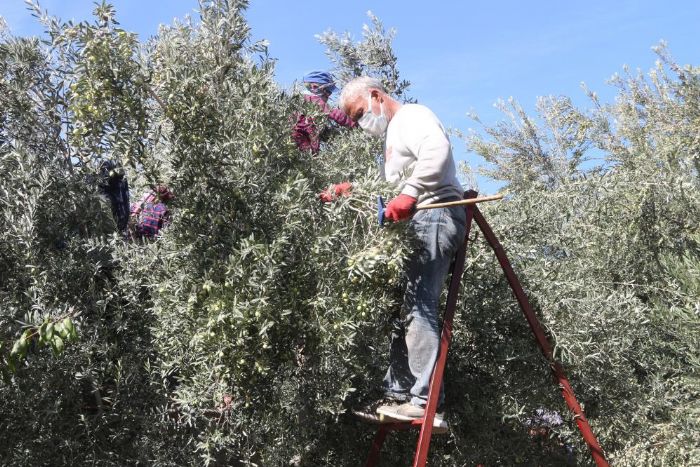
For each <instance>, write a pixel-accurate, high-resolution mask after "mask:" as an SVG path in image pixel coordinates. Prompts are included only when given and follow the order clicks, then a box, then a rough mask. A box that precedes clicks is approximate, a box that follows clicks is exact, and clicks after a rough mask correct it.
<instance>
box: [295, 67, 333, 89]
mask: <svg viewBox="0 0 700 467" xmlns="http://www.w3.org/2000/svg"><path fill="white" fill-rule="evenodd" d="M302 81H303V82H304V83H316V84H318V87H317V89H321V90H324V91H326V92H328V94H333V92H334V91H335V90H336V89H338V88H337V87H336V85H335V80H334V79H333V75H331V74H330V73H328V72H327V71H312V72H310V73H307V74H306V75H304V77H303V78H302Z"/></svg>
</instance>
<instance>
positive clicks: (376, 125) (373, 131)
mask: <svg viewBox="0 0 700 467" xmlns="http://www.w3.org/2000/svg"><path fill="white" fill-rule="evenodd" d="M379 111H380V114H379V115H374V112H372V94H369V96H367V111H366V112H365V113H364V114H363V115H362V117H360V119H359V120H358V121H357V124H358V125H360V128H362V129H363V130H365V131H366V132H367V133H369V134H370V135H373V136H382V135H383V134H384V133H386V128H387V126H389V121H388V120H387V119H386V115H384V104H383V103H382V102H379Z"/></svg>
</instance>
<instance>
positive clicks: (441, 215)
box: [340, 76, 466, 431]
mask: <svg viewBox="0 0 700 467" xmlns="http://www.w3.org/2000/svg"><path fill="white" fill-rule="evenodd" d="M340 108H341V109H342V110H343V111H344V112H345V113H346V114H347V115H348V116H349V117H350V118H351V119H352V120H354V121H356V122H357V124H358V125H359V126H360V128H362V129H363V130H365V131H366V132H367V133H369V134H371V135H373V136H376V137H384V138H385V155H384V161H385V162H384V175H385V177H386V179H387V180H388V181H389V182H391V183H393V184H395V185H396V186H397V187H398V188H399V189H400V194H399V195H398V196H396V197H395V198H394V199H392V200H391V201H390V202H389V203H388V204H387V207H386V211H385V218H386V219H388V220H390V221H394V222H400V221H405V220H409V219H410V221H409V222H410V224H409V229H410V230H411V231H412V233H413V234H415V236H416V238H417V240H418V245H417V249H416V251H415V253H414V254H413V255H412V257H411V259H410V261H409V264H408V267H407V270H406V279H407V286H406V292H405V295H404V304H403V313H402V316H403V318H402V319H401V320H399V321H398V322H397V323H396V324H397V325H396V326H395V329H394V332H393V333H392V342H391V351H390V364H389V370H388V371H387V374H386V376H385V378H384V381H383V389H384V392H385V394H386V396H387V397H388V398H390V399H393V400H396V401H399V402H403V403H398V404H389V405H382V406H380V407H379V408H378V409H377V413H378V414H379V416H380V419H382V420H383V421H384V420H387V419H388V421H394V420H413V419H417V418H421V417H423V414H424V411H425V410H424V407H425V404H426V402H427V397H428V389H429V384H430V377H431V375H432V371H433V368H434V366H435V361H436V360H437V357H438V351H439V342H440V336H439V332H440V330H439V323H438V305H439V301H440V293H441V290H442V287H443V284H444V282H445V278H446V276H447V273H448V270H449V267H450V263H451V261H452V258H453V256H454V254H455V252H456V251H457V249H458V248H459V246H460V245H461V244H462V242H463V241H464V235H465V228H466V211H465V209H464V207H451V208H438V209H426V210H420V211H416V207H417V206H418V205H427V204H433V203H437V202H445V201H456V200H459V199H462V197H463V190H462V187H461V185H460V183H459V181H458V180H457V175H456V172H457V171H456V168H455V163H454V159H453V157H452V149H451V146H450V141H449V138H448V136H447V132H446V131H445V128H444V127H443V125H442V123H440V120H438V118H437V117H436V116H435V114H434V113H433V112H432V111H431V110H430V109H428V108H427V107H425V106H423V105H419V104H402V103H400V102H398V101H397V100H395V99H393V98H392V97H391V96H390V95H389V94H388V93H387V92H386V89H385V88H384V86H383V85H382V83H381V82H380V81H379V80H377V79H375V78H371V77H367V76H363V77H359V78H355V79H354V80H352V81H350V82H349V83H348V84H347V85H346V86H345V87H344V88H343V91H342V93H341V95H340ZM442 399H443V394H442V388H441V393H440V403H442ZM435 426H436V428H437V429H440V428H442V429H446V427H447V425H446V422H445V421H444V419H443V418H442V416H441V414H438V416H436V418H435ZM436 431H437V430H436Z"/></svg>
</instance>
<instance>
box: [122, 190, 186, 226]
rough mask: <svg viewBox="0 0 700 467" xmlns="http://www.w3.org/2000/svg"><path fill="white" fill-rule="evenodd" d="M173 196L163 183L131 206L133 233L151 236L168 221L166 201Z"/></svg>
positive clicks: (168, 214)
mask: <svg viewBox="0 0 700 467" xmlns="http://www.w3.org/2000/svg"><path fill="white" fill-rule="evenodd" d="M173 198H175V196H174V195H173V194H172V192H171V191H170V190H169V189H168V187H166V186H165V185H158V186H157V187H156V188H155V190H152V191H149V192H148V193H146V194H145V195H144V196H143V197H142V198H141V201H139V202H138V203H134V204H133V205H132V206H131V218H132V219H133V221H134V224H135V232H134V233H135V235H136V236H138V237H147V238H153V237H155V236H156V235H158V233H159V232H160V230H161V229H162V228H163V227H165V226H166V225H167V224H168V223H169V221H170V211H169V210H168V206H167V204H166V203H167V202H168V201H170V200H172V199H173Z"/></svg>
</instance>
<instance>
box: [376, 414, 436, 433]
mask: <svg viewBox="0 0 700 467" xmlns="http://www.w3.org/2000/svg"><path fill="white" fill-rule="evenodd" d="M377 413H378V414H379V423H394V422H412V421H414V420H419V419H417V418H411V417H407V416H405V415H398V414H395V413H385V412H384V411H382V410H381V409H377ZM449 431H450V427H449V426H448V425H447V422H446V421H444V420H440V419H437V418H434V419H433V434H436V435H444V434H446V433H447V432H449Z"/></svg>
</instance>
